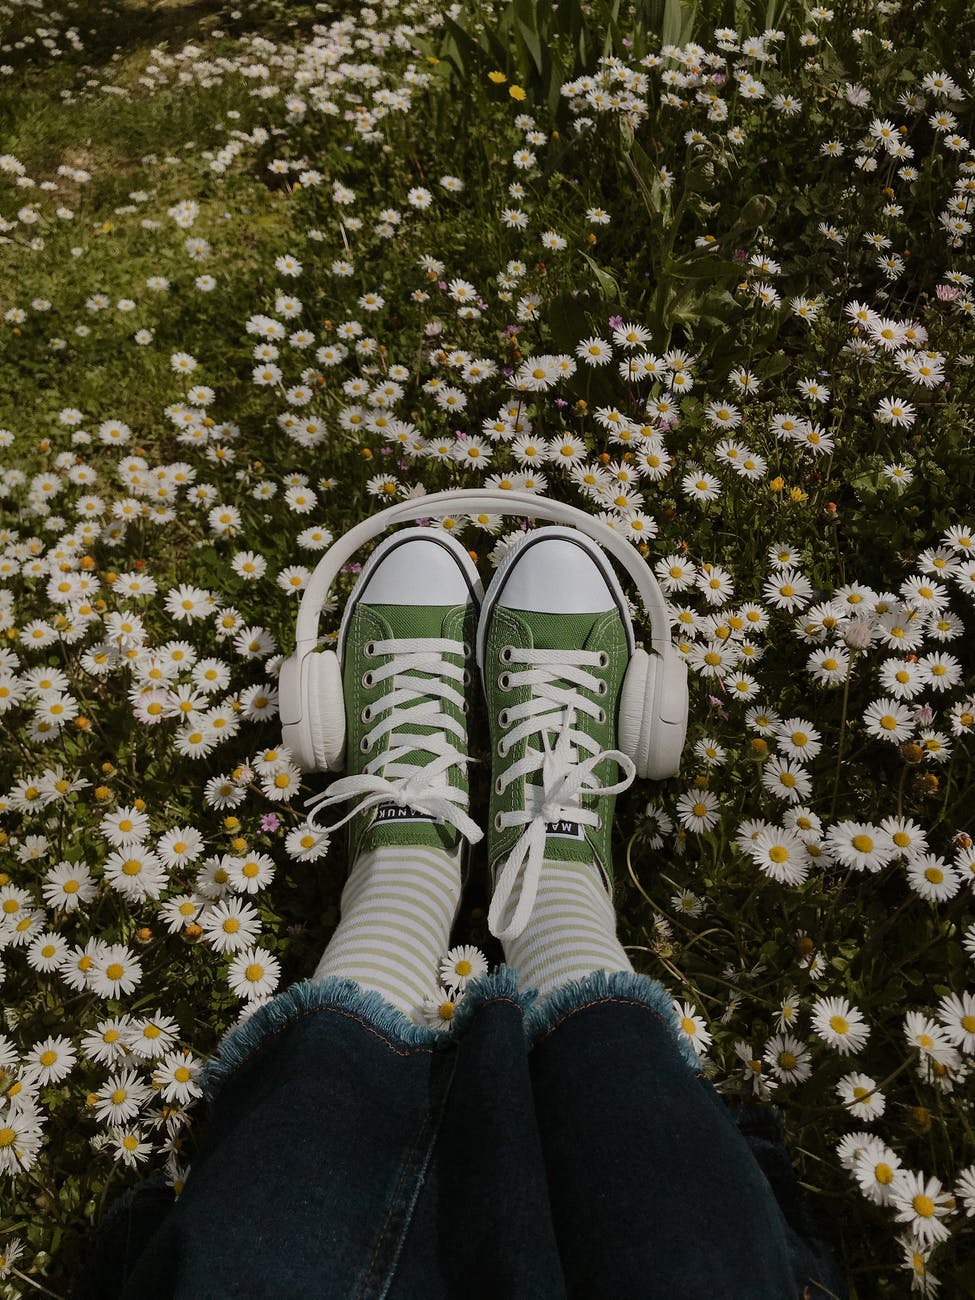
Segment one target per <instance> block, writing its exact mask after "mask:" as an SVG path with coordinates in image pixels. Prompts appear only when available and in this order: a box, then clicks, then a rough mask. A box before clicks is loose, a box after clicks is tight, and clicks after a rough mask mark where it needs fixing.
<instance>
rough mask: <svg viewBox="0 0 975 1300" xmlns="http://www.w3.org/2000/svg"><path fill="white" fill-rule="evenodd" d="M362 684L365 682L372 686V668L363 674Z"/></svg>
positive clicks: (365, 684) (366, 684)
mask: <svg viewBox="0 0 975 1300" xmlns="http://www.w3.org/2000/svg"><path fill="white" fill-rule="evenodd" d="M362 684H363V686H371V685H372V671H371V670H370V671H369V672H365V673H363V674H362Z"/></svg>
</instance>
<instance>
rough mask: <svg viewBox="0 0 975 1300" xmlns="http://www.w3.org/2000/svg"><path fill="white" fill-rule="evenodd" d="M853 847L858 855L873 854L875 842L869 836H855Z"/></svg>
mask: <svg viewBox="0 0 975 1300" xmlns="http://www.w3.org/2000/svg"><path fill="white" fill-rule="evenodd" d="M853 847H854V848H855V849H856V851H857V852H858V853H872V852H873V840H872V839H871V838H870V836H869V835H854V837H853Z"/></svg>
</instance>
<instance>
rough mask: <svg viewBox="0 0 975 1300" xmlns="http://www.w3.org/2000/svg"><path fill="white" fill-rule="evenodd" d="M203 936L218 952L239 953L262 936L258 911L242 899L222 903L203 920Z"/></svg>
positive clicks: (206, 912)
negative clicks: (239, 950)
mask: <svg viewBox="0 0 975 1300" xmlns="http://www.w3.org/2000/svg"><path fill="white" fill-rule="evenodd" d="M199 924H200V926H201V928H202V930H203V936H204V938H205V939H206V940H207V942H208V943H209V944H210V945H211V946H212V947H213V949H214V951H216V952H220V953H223V952H237V951H238V949H240V948H245V947H247V945H248V944H250V943H252V942H253V941H254V939H256V938H257V936H258V935H259V934H260V932H261V921H260V917H259V916H258V912H257V908H256V907H254V906H253V905H252V904H250V903H246V902H244V900H243V899H241V898H226V899H221V900H219V901H218V902H216V903H213V904H211V905H210V906H209V907H208V908H207V909H206V911H205V912H204V913H203V915H202V916H201V917H200V921H199Z"/></svg>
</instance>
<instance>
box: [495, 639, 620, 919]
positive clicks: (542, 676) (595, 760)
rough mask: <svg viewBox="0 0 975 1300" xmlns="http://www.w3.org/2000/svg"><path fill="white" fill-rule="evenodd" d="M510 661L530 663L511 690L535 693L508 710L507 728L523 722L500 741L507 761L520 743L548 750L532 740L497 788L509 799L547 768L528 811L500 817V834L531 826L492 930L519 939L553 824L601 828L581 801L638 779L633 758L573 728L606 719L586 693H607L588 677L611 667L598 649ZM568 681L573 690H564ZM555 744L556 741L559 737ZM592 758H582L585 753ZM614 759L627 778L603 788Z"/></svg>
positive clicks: (500, 892) (510, 657) (511, 651)
mask: <svg viewBox="0 0 975 1300" xmlns="http://www.w3.org/2000/svg"><path fill="white" fill-rule="evenodd" d="M504 661H505V662H506V663H508V664H516V663H517V664H526V665H530V666H529V667H528V668H526V669H523V670H522V671H520V672H509V673H507V674H505V676H506V677H507V684H508V687H509V688H511V689H515V688H517V687H519V686H530V687H531V688H532V695H531V698H530V699H528V700H526V701H525V702H524V703H523V704H516V705H515V706H514V707H512V708H510V709H505V710H502V717H504V715H505V714H506V715H507V717H506V722H507V723H516V724H517V725H515V726H513V727H512V728H511V730H510V731H506V732H505V734H504V737H503V738H502V740H501V741H500V742H499V745H498V751H499V754H500V756H501V757H502V758H503V757H504V755H505V754H506V753H507V751H508V750H509V749H510V748H511V746H512V745H515V744H517V742H518V741H519V740H522V739H524V738H525V737H532V736H541V742H542V748H541V749H537V748H535V747H534V746H533V745H532V744H531V742H530V741H529V744H528V746H527V748H526V751H525V754H524V756H523V757H522V758H520V759H518V760H517V762H514V763H512V765H511V766H510V767H509V768H508V769H507V771H506V772H505V773H504V774H503V775H502V776H500V777H498V780H497V785H496V790H497V793H498V794H503V793H504V791H505V789H506V788H507V787H508V786H509V785H510V784H511V782H512V781H516V780H518V779H519V778H520V777H522V776H527V775H528V774H529V773H532V772H537V771H539V769H540V770H541V784H540V785H533V784H531V783H530V782H526V784H525V807H524V808H523V809H522V808H519V809H515V810H514V811H512V812H505V813H500V814H499V816H498V819H497V823H496V824H497V829H498V830H505V829H507V828H508V827H510V826H524V827H525V830H524V832H523V833H522V835H521V836H520V837H519V838H518V840H517V842H516V843H515V846H514V848H513V849H512V851H511V854H510V856H509V857H508V860H507V862H506V863H505V866H504V869H503V870H502V872H501V874H500V875H499V877H498V880H497V883H496V885H495V889H494V896H493V898H492V900H491V909H490V911H489V913H488V929H489V930H490V931H491V933H492V934H493V935H494V936H495V937H496V938H497V939H515V938H517V937H518V935H520V934H521V933H522V931H523V930H524V928H525V926H526V925H527V924H528V919H529V917H530V916H531V913H532V908H533V907H534V905H535V896H536V894H537V893H538V880H539V876H540V875H541V870H542V861H543V858H544V855H545V837H546V834H547V823H549V822H560V821H561V822H573V823H575V824H576V825H579V826H598V825H599V824H600V819H599V814H598V813H597V812H596V811H595V809H588V808H583V807H582V805H581V802H580V798H581V796H582V795H584V794H597V793H598V794H602V795H610V794H619V793H620V792H621V791H622V790H626V789H627V788H628V787H629V786H630V784H631V783H632V781H633V778H634V777H635V775H636V768H635V766H634V764H633V760H632V759H631V758H629V756H628V755H626V754H624V753H622V751H621V750H618V749H600V747H599V744H598V742H597V741H595V740H594V739H593V738H592V736H589V735H587V734H586V733H585V732H584V731H580V730H578V728H576V727H574V726H573V722H574V721H575V719H576V716H577V715H578V714H582V713H585V714H588V715H589V717H591V718H595V719H597V720H598V721H602V718H603V710H602V708H601V707H600V706H599V705H598V704H597V703H595V701H594V700H592V699H590V698H588V697H587V696H586V695H583V694H582V693H581V692H582V691H588V692H590V693H591V694H592V695H599V694H600V693H601V689H600V688H601V686H602V678H600V677H597V676H596V675H595V674H594V673H592V672H588V671H587V668H594V667H596V666H599V667H605V658H604V656H603V654H602V653H600V652H598V651H595V650H525V649H518V648H515V647H511V646H509V647H507V654H506V657H505V660H504ZM558 681H561V682H563V683H569V684H568V685H561V686H559V685H557V684H556V683H557V682H558ZM553 735H554V737H555V743H554V745H553V743H552V739H551V738H552V736H553ZM580 750H584V751H585V753H586V755H587V757H585V758H582V759H580V758H579V751H580ZM607 758H612V759H615V760H616V762H617V763H618V764H619V765H620V767H622V768H623V770H624V772H625V773H626V776H625V778H624V780H622V781H619V782H617V783H616V785H601V784H600V782H599V779H598V777H596V775H595V772H594V769H595V768H596V766H597V765H598V764H599V763H601V762H602V761H603V759H607ZM519 880H520V881H521V889H520V893H519V896H518V902H517V905H516V906H515V909H514V912H513V914H512V916H511V919H510V921H509V922H508V924H507V925H506V926H505V928H504V929H503V930H502V929H500V928H499V927H500V924H501V918H502V917H503V916H504V914H505V910H506V908H507V907H508V903H509V900H510V899H511V897H512V895H513V893H514V890H515V886H516V884H517V883H518V881H519Z"/></svg>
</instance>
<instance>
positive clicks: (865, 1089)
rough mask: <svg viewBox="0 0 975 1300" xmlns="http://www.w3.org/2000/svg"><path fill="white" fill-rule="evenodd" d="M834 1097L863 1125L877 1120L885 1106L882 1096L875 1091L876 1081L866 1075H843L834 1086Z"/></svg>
mask: <svg viewBox="0 0 975 1300" xmlns="http://www.w3.org/2000/svg"><path fill="white" fill-rule="evenodd" d="M836 1095H837V1096H838V1097H839V1099H840V1101H841V1102H842V1103H843V1105H844V1106H845V1107H846V1108H847V1110H849V1112H850V1114H851V1115H854V1116H856V1118H857V1119H859V1120H860V1122H861V1123H864V1124H869V1123H870V1122H871V1120H875V1119H879V1118H880V1116H881V1115H882V1114H883V1113H884V1110H885V1109H886V1105H887V1102H886V1100H885V1098H884V1094H883V1093H882V1092H878V1091H877V1081H876V1079H871V1078H870V1076H869V1075H868V1074H857V1073H855V1072H854V1073H853V1074H844V1076H843V1078H842V1079H840V1080H839V1081H838V1082H837V1084H836Z"/></svg>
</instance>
